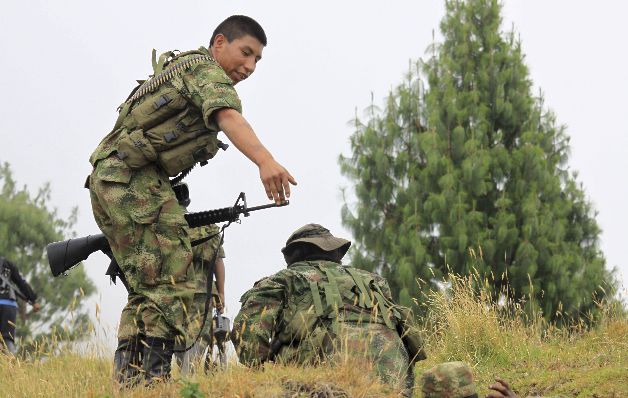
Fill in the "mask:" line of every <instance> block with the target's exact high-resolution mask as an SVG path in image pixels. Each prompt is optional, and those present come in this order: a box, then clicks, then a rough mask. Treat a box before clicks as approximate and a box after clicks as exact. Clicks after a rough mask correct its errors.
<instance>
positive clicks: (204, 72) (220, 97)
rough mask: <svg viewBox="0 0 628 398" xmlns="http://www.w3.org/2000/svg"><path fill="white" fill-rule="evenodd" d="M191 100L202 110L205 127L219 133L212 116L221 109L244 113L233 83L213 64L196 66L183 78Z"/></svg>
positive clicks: (205, 63)
mask: <svg viewBox="0 0 628 398" xmlns="http://www.w3.org/2000/svg"><path fill="white" fill-rule="evenodd" d="M183 81H184V84H185V86H186V88H187V91H188V93H189V98H188V99H189V100H190V101H191V102H192V104H194V105H195V106H196V107H197V108H199V109H201V111H202V114H203V120H204V121H205V125H206V126H207V127H208V128H209V129H210V130H212V131H219V128H218V126H217V125H216V122H215V121H214V118H213V117H212V114H213V112H214V111H216V110H218V109H221V108H233V109H235V110H236V111H238V112H239V113H242V103H241V102H240V98H239V97H238V93H237V92H236V90H235V88H234V87H233V81H232V80H231V79H229V77H228V76H227V75H226V74H225V72H224V70H222V68H221V67H220V66H218V65H217V64H215V63H213V62H204V63H200V64H198V65H196V66H195V67H194V68H193V69H192V72H191V73H189V74H186V75H184V76H183Z"/></svg>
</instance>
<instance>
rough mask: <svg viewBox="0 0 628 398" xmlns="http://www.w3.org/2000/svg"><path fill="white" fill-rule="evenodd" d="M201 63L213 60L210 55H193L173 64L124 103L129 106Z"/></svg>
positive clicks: (149, 80)
mask: <svg viewBox="0 0 628 398" xmlns="http://www.w3.org/2000/svg"><path fill="white" fill-rule="evenodd" d="M203 61H214V58H212V57H211V56H210V55H195V56H193V57H190V58H188V59H186V60H185V61H181V62H178V63H176V64H174V65H173V66H171V67H170V68H168V69H166V70H164V71H163V72H161V73H159V74H158V75H156V76H153V77H151V78H150V79H148V80H147V81H145V82H144V83H143V84H142V85H141V86H140V88H138V89H137V91H136V92H135V93H133V95H132V96H131V97H129V99H127V100H126V101H125V103H127V104H129V105H130V104H132V103H133V101H135V100H136V99H138V98H140V97H142V96H143V95H145V94H148V93H150V92H153V91H155V90H156V89H157V88H158V87H159V86H161V85H162V84H164V83H165V82H167V81H168V80H170V79H172V78H173V77H174V76H175V75H178V74H179V73H181V71H183V70H184V69H186V68H188V67H190V66H192V65H195V64H198V63H201V62H203Z"/></svg>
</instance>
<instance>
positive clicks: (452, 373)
mask: <svg viewBox="0 0 628 398" xmlns="http://www.w3.org/2000/svg"><path fill="white" fill-rule="evenodd" d="M421 388H422V390H423V397H425V398H465V397H472V396H477V395H476V391H475V384H474V383H473V374H472V373H471V368H469V366H468V365H467V364H466V363H464V362H445V363H441V364H439V365H436V366H434V367H433V368H431V369H428V370H426V371H425V372H424V373H423V377H422V378H421Z"/></svg>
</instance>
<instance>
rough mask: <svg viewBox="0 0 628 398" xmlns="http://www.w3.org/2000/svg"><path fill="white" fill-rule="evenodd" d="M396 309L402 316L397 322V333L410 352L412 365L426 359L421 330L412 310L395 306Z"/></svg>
mask: <svg viewBox="0 0 628 398" xmlns="http://www.w3.org/2000/svg"><path fill="white" fill-rule="evenodd" d="M395 309H396V310H397V312H398V313H399V314H400V318H399V319H398V322H397V332H398V333H399V336H400V337H401V340H402V341H403V345H404V346H405V347H406V349H407V350H408V357H409V359H410V363H415V362H418V361H422V360H424V359H426V358H427V354H426V353H425V343H424V342H423V337H422V336H421V329H419V327H417V326H416V325H415V324H414V320H413V315H412V310H410V308H408V307H403V306H400V305H395Z"/></svg>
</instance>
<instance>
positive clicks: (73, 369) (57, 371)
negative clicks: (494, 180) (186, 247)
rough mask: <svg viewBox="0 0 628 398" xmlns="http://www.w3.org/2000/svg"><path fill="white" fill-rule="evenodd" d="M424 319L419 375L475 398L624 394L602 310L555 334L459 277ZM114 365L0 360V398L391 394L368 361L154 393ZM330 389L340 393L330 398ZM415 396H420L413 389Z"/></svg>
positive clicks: (624, 379)
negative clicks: (490, 390)
mask: <svg viewBox="0 0 628 398" xmlns="http://www.w3.org/2000/svg"><path fill="white" fill-rule="evenodd" d="M423 301H424V303H425V305H427V306H428V309H429V316H428V317H427V319H426V321H425V334H426V337H427V343H428V353H429V358H428V359H427V360H426V361H423V362H420V363H419V365H418V366H417V368H416V372H415V373H416V374H417V377H419V378H420V374H421V372H422V371H423V370H425V369H427V368H429V367H431V366H433V365H434V364H436V363H439V362H444V361H452V360H462V361H466V362H467V363H469V364H470V365H471V366H472V367H473V368H474V372H475V375H476V383H477V385H478V388H479V393H480V396H483V395H485V394H486V393H487V386H488V384H490V383H491V382H492V380H493V378H494V377H495V376H498V375H499V376H501V377H503V378H505V379H506V380H508V381H510V382H511V385H512V386H513V387H514V389H515V391H516V392H517V393H518V394H519V396H521V397H525V396H527V395H559V394H560V395H563V396H568V397H628V363H627V362H626V360H627V357H628V322H627V320H626V318H625V317H624V316H623V315H620V314H618V313H617V312H616V311H613V310H612V309H611V308H610V307H604V308H603V309H604V315H603V316H602V317H601V319H600V320H599V322H598V325H597V326H596V327H595V328H594V329H592V330H588V329H587V328H586V327H585V326H584V325H583V324H575V325H573V326H571V327H569V328H566V327H565V328H556V327H554V326H552V325H547V324H545V323H543V322H542V321H541V320H539V319H528V320H527V321H525V322H524V321H523V320H522V319H525V317H524V316H523V313H522V311H520V310H519V307H518V306H517V305H502V306H497V305H493V304H491V303H490V302H489V300H488V299H487V298H486V296H485V295H483V294H479V295H478V294H474V293H473V289H472V288H471V280H469V279H463V280H455V281H454V283H453V286H452V289H451V291H450V292H449V293H448V294H442V293H434V294H432V295H431V296H430V297H427V298H426V299H425V300H423ZM111 374H112V361H111V358H98V357H96V356H89V355H87V356H79V355H76V354H72V353H61V354H56V355H50V354H49V353H40V354H39V355H37V356H36V358H34V359H31V360H17V359H9V358H2V360H1V361H0V391H1V393H0V395H2V396H7V397H62V396H63V397H65V396H71V397H118V396H120V397H163V396H165V397H170V396H172V397H186V398H197V397H221V396H226V397H331V396H337V397H340V396H347V397H388V396H390V397H394V396H395V394H394V393H393V392H390V391H386V389H385V387H384V386H382V385H380V384H379V383H378V381H377V380H375V379H373V377H371V376H370V375H369V371H368V369H367V364H364V363H354V362H347V363H343V364H339V365H337V366H335V367H333V368H330V367H320V368H316V369H314V368H296V367H287V366H280V365H268V366H266V367H264V368H263V369H259V370H250V369H246V368H244V367H241V366H238V365H236V364H233V365H232V366H231V367H230V369H229V370H228V371H226V372H220V373H217V374H215V375H213V376H197V377H194V378H192V379H190V380H182V379H181V378H179V377H177V376H176V373H175V377H174V379H173V381H172V382H171V383H168V384H165V385H160V386H158V387H156V388H153V389H144V388H138V389H135V390H130V391H123V392H119V391H117V390H116V389H115V386H114V384H113V383H112V381H111ZM333 392H335V394H336V395H332V393H333ZM415 396H416V397H420V396H421V394H420V389H419V390H417V391H416V392H415Z"/></svg>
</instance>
